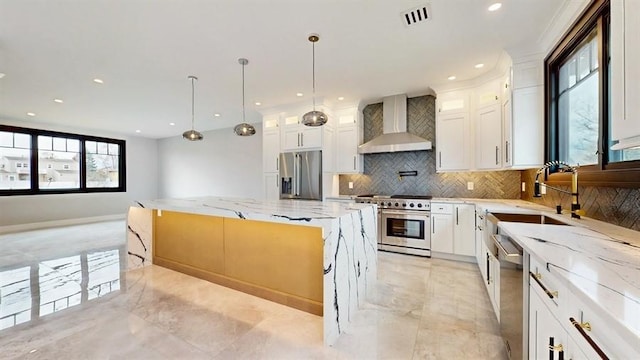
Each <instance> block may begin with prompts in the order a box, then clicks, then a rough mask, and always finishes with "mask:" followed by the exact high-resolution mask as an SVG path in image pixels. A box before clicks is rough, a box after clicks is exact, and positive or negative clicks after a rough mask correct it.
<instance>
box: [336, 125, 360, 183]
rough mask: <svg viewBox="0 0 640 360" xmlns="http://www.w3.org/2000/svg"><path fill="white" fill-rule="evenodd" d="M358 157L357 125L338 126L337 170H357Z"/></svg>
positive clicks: (345, 171) (342, 171) (343, 172)
mask: <svg viewBox="0 0 640 360" xmlns="http://www.w3.org/2000/svg"><path fill="white" fill-rule="evenodd" d="M358 158H359V155H358V127H357V126H356V125H352V126H340V127H338V138H337V152H336V161H337V168H338V169H337V172H339V173H341V174H345V173H357V172H359V171H358V169H359V167H360V166H359V165H360V164H359V162H360V161H359V160H360V159H358Z"/></svg>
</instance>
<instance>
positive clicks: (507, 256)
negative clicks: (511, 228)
mask: <svg viewBox="0 0 640 360" xmlns="http://www.w3.org/2000/svg"><path fill="white" fill-rule="evenodd" d="M491 237H492V239H493V242H494V244H495V247H496V248H497V249H496V250H497V251H496V252H497V258H498V260H499V262H500V277H499V278H500V333H501V335H502V338H503V340H504V344H505V350H506V352H507V355H508V357H509V359H511V360H515V359H524V358H525V357H524V354H525V353H528V351H524V350H526V349H528V336H523V335H528V334H527V333H526V332H525V331H526V330H525V325H527V326H526V328H527V329H528V314H526V315H525V314H524V309H527V308H528V307H527V305H525V301H528V283H527V278H525V277H524V273H523V271H522V269H523V265H528V262H529V261H528V259H527V257H526V256H525V255H524V254H523V251H522V248H521V247H520V246H519V245H518V244H517V243H515V242H514V241H513V240H512V239H511V238H509V237H508V236H506V235H503V234H500V233H499V231H497V233H494V234H492V235H491ZM525 317H526V318H525Z"/></svg>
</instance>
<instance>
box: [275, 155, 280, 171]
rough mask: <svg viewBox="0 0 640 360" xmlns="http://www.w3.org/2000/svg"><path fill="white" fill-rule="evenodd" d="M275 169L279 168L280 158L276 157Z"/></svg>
mask: <svg viewBox="0 0 640 360" xmlns="http://www.w3.org/2000/svg"><path fill="white" fill-rule="evenodd" d="M276 170H280V158H279V157H276Z"/></svg>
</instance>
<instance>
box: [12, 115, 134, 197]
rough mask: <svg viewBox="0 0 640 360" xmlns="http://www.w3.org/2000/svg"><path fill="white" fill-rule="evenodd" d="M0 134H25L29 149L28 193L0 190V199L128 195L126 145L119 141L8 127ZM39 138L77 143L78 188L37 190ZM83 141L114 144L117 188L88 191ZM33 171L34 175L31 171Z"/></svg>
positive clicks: (97, 188) (20, 190)
mask: <svg viewBox="0 0 640 360" xmlns="http://www.w3.org/2000/svg"><path fill="white" fill-rule="evenodd" d="M0 131H6V132H14V133H21V134H28V135H30V136H31V149H30V150H29V151H30V159H29V165H28V168H29V169H30V170H31V171H30V173H29V179H30V182H31V188H30V189H14V190H8V189H0V196H12V195H50V194H82V193H103V192H104V193H112V192H126V191H127V176H126V175H127V174H126V169H127V166H126V141H125V140H120V139H112V138H106V137H100V136H91V135H82V134H73V133H67V132H60V131H51V130H43V129H33V128H24V127H18V126H11V125H2V124H0ZM38 136H51V137H62V138H67V139H76V140H78V141H79V143H80V145H79V146H80V148H79V149H78V153H79V155H80V158H79V160H78V166H79V171H80V186H79V187H78V188H73V189H65V188H62V189H40V188H39V184H38V174H39V167H38V162H39V159H38ZM85 141H96V142H106V143H110V144H116V145H118V147H119V152H118V157H119V159H118V186H117V187H87V166H86V160H87V152H86V149H85ZM33 169H35V171H33Z"/></svg>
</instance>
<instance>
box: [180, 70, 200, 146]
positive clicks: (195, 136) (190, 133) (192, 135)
mask: <svg viewBox="0 0 640 360" xmlns="http://www.w3.org/2000/svg"><path fill="white" fill-rule="evenodd" d="M187 79H191V130H187V131H185V132H183V133H182V137H183V138H184V139H185V140H189V141H200V140H202V139H203V138H204V136H202V133H200V132H199V131H197V130H195V129H194V122H195V120H194V116H193V113H194V111H193V108H194V103H195V96H194V95H195V94H194V92H195V85H194V84H195V81H196V80H198V78H197V77H195V76H193V75H189V76H187Z"/></svg>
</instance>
